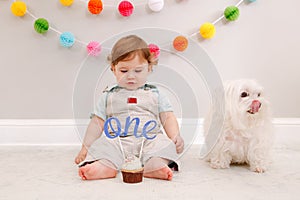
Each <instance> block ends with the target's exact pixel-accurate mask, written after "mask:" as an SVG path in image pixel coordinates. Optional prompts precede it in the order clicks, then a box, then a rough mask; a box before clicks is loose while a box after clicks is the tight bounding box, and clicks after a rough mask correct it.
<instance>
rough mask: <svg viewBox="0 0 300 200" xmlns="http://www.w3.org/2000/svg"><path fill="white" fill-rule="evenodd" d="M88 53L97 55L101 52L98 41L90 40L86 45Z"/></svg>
mask: <svg viewBox="0 0 300 200" xmlns="http://www.w3.org/2000/svg"><path fill="white" fill-rule="evenodd" d="M86 50H87V52H88V54H89V55H92V56H98V55H99V54H100V53H101V45H100V43H99V42H95V41H92V42H90V43H89V44H88V45H87V46H86Z"/></svg>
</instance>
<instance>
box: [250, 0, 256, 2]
mask: <svg viewBox="0 0 300 200" xmlns="http://www.w3.org/2000/svg"><path fill="white" fill-rule="evenodd" d="M248 1H249V2H254V1H256V0H248Z"/></svg>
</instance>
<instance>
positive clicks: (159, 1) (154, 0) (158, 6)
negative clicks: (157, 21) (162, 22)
mask: <svg viewBox="0 0 300 200" xmlns="http://www.w3.org/2000/svg"><path fill="white" fill-rule="evenodd" d="M148 6H149V8H150V9H151V10H152V11H154V12H159V11H161V10H162V9H163V7H164V0H149V1H148Z"/></svg>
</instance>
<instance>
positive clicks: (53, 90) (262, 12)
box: [0, 0, 300, 119]
mask: <svg viewBox="0 0 300 200" xmlns="http://www.w3.org/2000/svg"><path fill="white" fill-rule="evenodd" d="M24 1H25V0H24ZM25 2H26V4H27V6H28V10H29V11H30V12H31V13H32V14H33V15H34V16H36V17H43V18H46V19H47V20H48V21H49V22H50V26H51V27H52V28H55V29H57V30H59V31H61V32H64V31H70V32H72V33H74V34H75V37H76V38H77V39H79V40H81V41H84V42H89V41H91V40H97V41H99V42H102V41H105V40H107V39H108V38H110V37H111V36H112V35H115V34H118V33H120V32H124V31H128V30H133V29H136V28H142V27H161V28H166V29H171V30H174V31H176V32H180V33H182V34H184V35H191V34H192V33H194V32H197V31H198V29H199V27H200V25H201V24H202V23H204V22H206V21H209V22H212V21H214V20H215V19H217V18H218V17H219V16H220V15H221V13H222V12H223V10H224V9H225V7H227V6H229V5H234V4H236V3H237V2H238V1H237V0H228V1H219V0H210V1H204V0H182V1H179V0H177V1H176V0H165V7H164V9H163V10H162V11H161V12H159V13H152V12H149V10H148V9H146V8H145V7H146V6H145V5H146V2H147V1H146V0H135V1H133V2H140V3H139V4H142V5H139V6H137V7H136V9H135V12H134V14H133V15H132V16H131V17H129V18H122V17H119V15H118V13H117V12H116V10H115V8H113V7H106V8H105V7H104V10H103V12H102V13H101V14H100V15H99V16H92V15H91V14H90V13H89V12H88V11H87V9H86V5H85V3H84V2H83V1H80V0H75V3H74V4H73V5H72V6H71V7H70V8H66V7H63V6H61V5H60V4H59V1H58V0H57V1H49V0H39V1H35V0H26V1H25ZM117 2H118V1H113V0H110V1H105V0H104V6H105V4H110V5H117ZM11 3H12V1H8V0H5V1H0V30H1V31H0V36H1V37H0V52H1V54H0V69H1V73H0V91H1V93H0V99H1V104H0V111H1V112H0V118H1V119H51V118H53V119H64V118H67V119H68V118H72V117H73V110H72V109H73V108H72V96H73V94H72V93H73V86H74V82H75V78H76V74H77V72H78V70H79V69H80V67H81V66H82V65H81V64H82V62H83V61H84V59H85V57H86V55H87V54H86V52H85V48H84V47H83V46H82V45H81V44H80V43H76V44H75V45H74V46H73V47H72V48H70V49H66V48H63V47H60V45H59V42H58V35H57V33H55V32H54V31H51V30H49V31H48V33H47V34H46V35H39V34H37V33H36V32H35V31H34V29H33V23H34V19H33V18H32V17H31V16H30V15H29V14H26V15H25V16H24V17H22V18H20V17H16V16H14V15H12V13H11V12H10V5H11ZM299 7H300V2H299V1H296V0H286V1H279V0H272V1H270V0H269V1H268V0H258V1H256V2H254V3H251V4H245V3H244V4H242V5H241V6H240V7H239V8H240V17H239V19H238V20H237V21H236V22H231V23H224V22H219V23H217V24H216V29H217V32H216V35H215V37H214V38H213V39H211V40H199V39H197V37H193V39H195V40H196V41H197V42H198V44H199V45H200V46H201V47H202V48H203V49H204V50H205V51H206V52H207V54H208V55H209V57H210V58H211V60H212V61H213V63H214V64H215V66H216V68H217V70H218V72H219V74H220V76H221V78H222V79H223V80H227V79H237V78H255V79H257V80H258V81H259V82H260V83H261V84H262V85H263V86H264V87H265V89H266V91H267V94H268V96H269V98H270V101H271V103H272V107H273V110H274V117H278V118H293V117H300V107H299V106H298V102H300V93H299V88H300V80H299V78H298V76H299V72H300V59H299V52H300V37H299V35H300V21H299V11H298V8H299ZM95 62H96V61H95ZM174 64H176V63H174ZM158 76H159V75H158ZM161 78H165V77H161ZM195 87H199V86H196V85H195ZM200 87H202V86H200ZM208 100H209V96H208V93H207V92H206V91H205V90H204V91H203V111H202V112H201V113H200V115H201V117H202V115H204V113H205V109H206V108H207V104H208V103H209V102H208Z"/></svg>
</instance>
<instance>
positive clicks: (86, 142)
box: [75, 115, 104, 164]
mask: <svg viewBox="0 0 300 200" xmlns="http://www.w3.org/2000/svg"><path fill="white" fill-rule="evenodd" d="M103 126H104V120H103V119H101V118H99V117H97V116H95V115H94V116H93V117H92V119H91V121H90V123H89V125H88V127H87V130H86V133H85V136H84V139H83V143H82V147H81V150H80V152H79V153H78V155H77V156H76V158H75V163H76V164H79V163H80V162H82V161H83V160H84V159H85V158H86V155H87V152H88V149H89V148H90V146H91V145H92V143H93V142H94V141H95V140H96V139H98V138H99V137H100V136H101V133H102V130H103Z"/></svg>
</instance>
